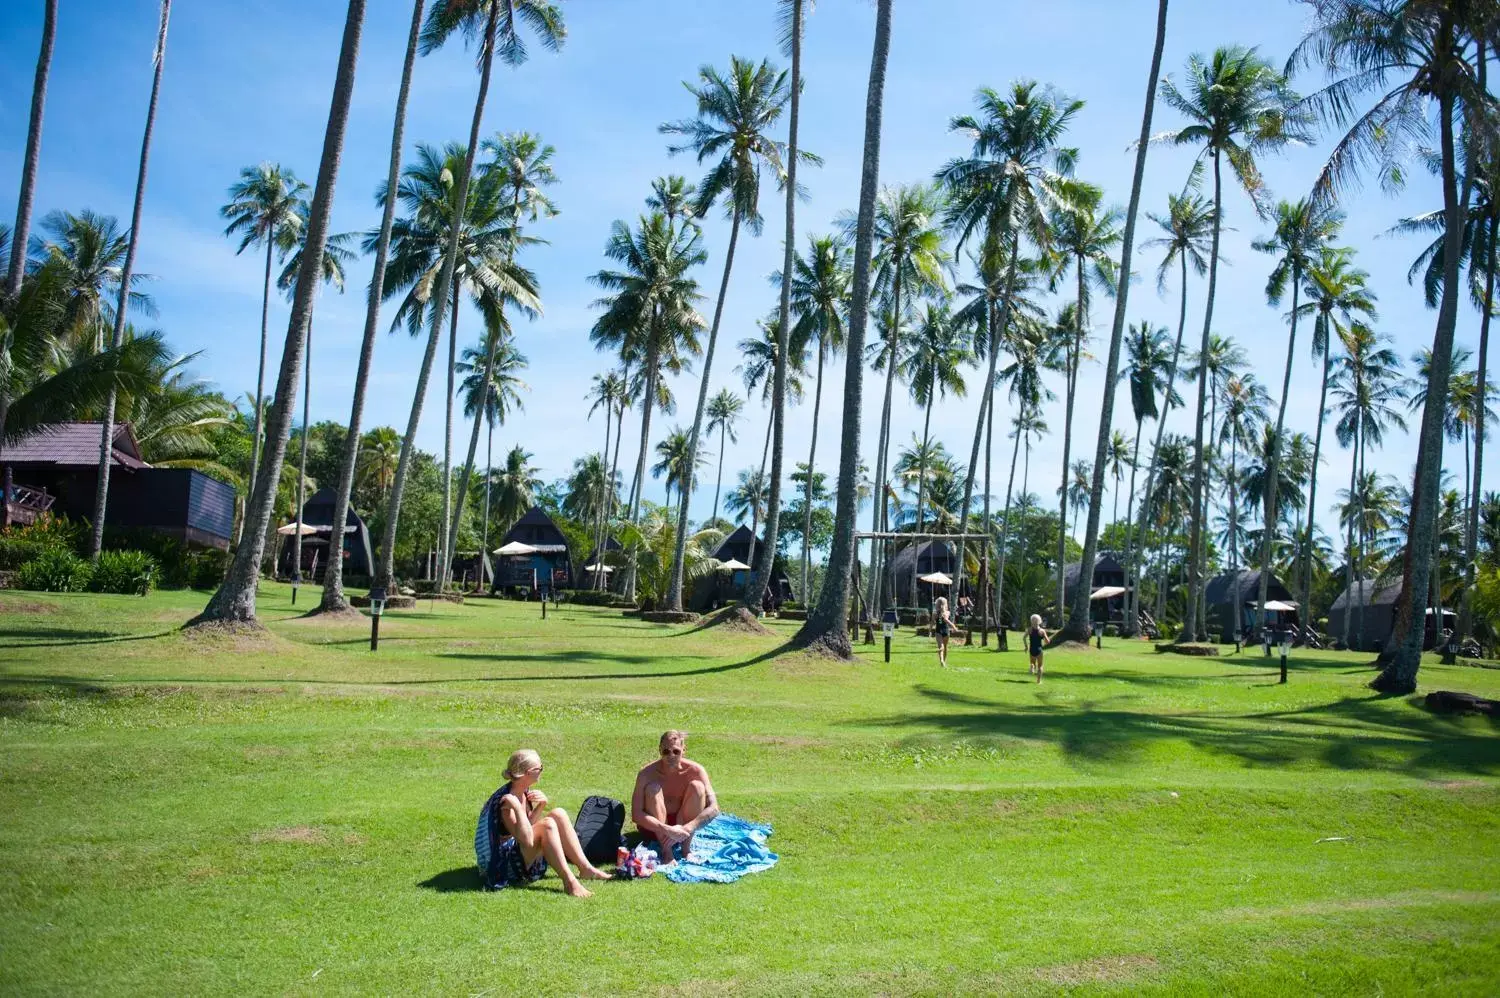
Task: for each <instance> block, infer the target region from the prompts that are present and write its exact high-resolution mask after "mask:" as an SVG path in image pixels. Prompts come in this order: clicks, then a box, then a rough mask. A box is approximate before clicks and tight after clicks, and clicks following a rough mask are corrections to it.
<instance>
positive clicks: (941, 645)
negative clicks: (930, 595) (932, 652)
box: [932, 596, 953, 669]
mask: <svg viewBox="0 0 1500 998" xmlns="http://www.w3.org/2000/svg"><path fill="white" fill-rule="evenodd" d="M952 630H953V620H952V618H951V617H949V616H948V597H946V596H939V597H938V598H937V607H936V608H935V609H934V611H933V614H932V633H933V634H934V635H935V636H936V637H937V649H938V665H941V666H942V667H943V668H945V669H946V668H948V635H949V633H950V632H951V631H952Z"/></svg>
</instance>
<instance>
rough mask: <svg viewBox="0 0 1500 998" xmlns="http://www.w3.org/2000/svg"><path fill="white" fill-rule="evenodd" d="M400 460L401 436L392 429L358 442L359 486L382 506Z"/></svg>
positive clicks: (379, 430)
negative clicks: (373, 493)
mask: <svg viewBox="0 0 1500 998" xmlns="http://www.w3.org/2000/svg"><path fill="white" fill-rule="evenodd" d="M400 458H401V434H400V433H398V432H397V431H396V429H395V428H394V427H391V426H377V427H375V428H374V429H373V430H370V431H369V432H368V433H366V434H365V435H364V436H362V437H361V438H360V440H359V481H360V484H361V485H364V486H373V487H374V488H375V489H377V490H378V491H379V492H380V498H381V503H382V505H383V504H384V501H385V499H386V498H387V497H388V496H389V495H390V491H391V487H392V486H393V485H394V484H395V482H396V462H397V461H399V460H400ZM325 578H326V576H325Z"/></svg>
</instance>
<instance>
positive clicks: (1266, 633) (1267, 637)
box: [1260, 624, 1274, 658]
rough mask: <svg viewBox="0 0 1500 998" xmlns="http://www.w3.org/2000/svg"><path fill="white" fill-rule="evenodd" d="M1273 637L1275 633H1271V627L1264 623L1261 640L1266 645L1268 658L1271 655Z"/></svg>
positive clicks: (1261, 629)
mask: <svg viewBox="0 0 1500 998" xmlns="http://www.w3.org/2000/svg"><path fill="white" fill-rule="evenodd" d="M1273 637H1274V635H1273V634H1272V633H1271V629H1270V628H1269V627H1266V626H1265V625H1264V624H1262V625H1261V628H1260V642H1261V644H1262V645H1264V646H1265V649H1266V658H1270V657H1271V639H1272V638H1273Z"/></svg>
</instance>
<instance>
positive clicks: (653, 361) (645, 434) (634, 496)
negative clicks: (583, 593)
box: [625, 316, 658, 600]
mask: <svg viewBox="0 0 1500 998" xmlns="http://www.w3.org/2000/svg"><path fill="white" fill-rule="evenodd" d="M657 321H658V319H657V317H656V316H652V322H653V324H654V323H655V322H657ZM652 332H653V333H654V332H655V330H653V331H652ZM652 339H653V341H654V340H655V336H654V335H653V337H652ZM656 379H657V358H656V355H655V354H654V353H653V354H651V355H650V356H648V357H647V358H646V391H645V400H644V403H643V404H642V406H641V449H640V453H639V454H638V455H637V456H636V459H635V477H634V478H632V479H631V483H630V510H629V518H630V522H631V523H638V522H639V521H640V516H641V489H643V488H644V487H645V478H646V454H647V447H648V444H649V443H650V440H651V407H652V404H653V403H654V402H655V401H656ZM639 567H640V551H639V550H638V548H637V545H635V544H633V543H632V544H631V545H630V567H629V568H628V569H626V572H625V598H626V599H628V600H634V599H635V582H636V576H637V574H638V570H639Z"/></svg>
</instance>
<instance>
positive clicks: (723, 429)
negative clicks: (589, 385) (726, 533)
mask: <svg viewBox="0 0 1500 998" xmlns="http://www.w3.org/2000/svg"><path fill="white" fill-rule="evenodd" d="M605 432H606V433H608V431H607V430H606V431H605ZM728 438H729V424H728V423H721V424H719V471H718V474H716V475H715V476H714V512H713V515H712V516H710V517H709V519H710V520H717V519H718V518H719V493H720V492H722V491H724V445H725V443H726V442H727V441H728ZM605 446H606V447H608V446H609V443H608V441H606V442H605Z"/></svg>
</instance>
